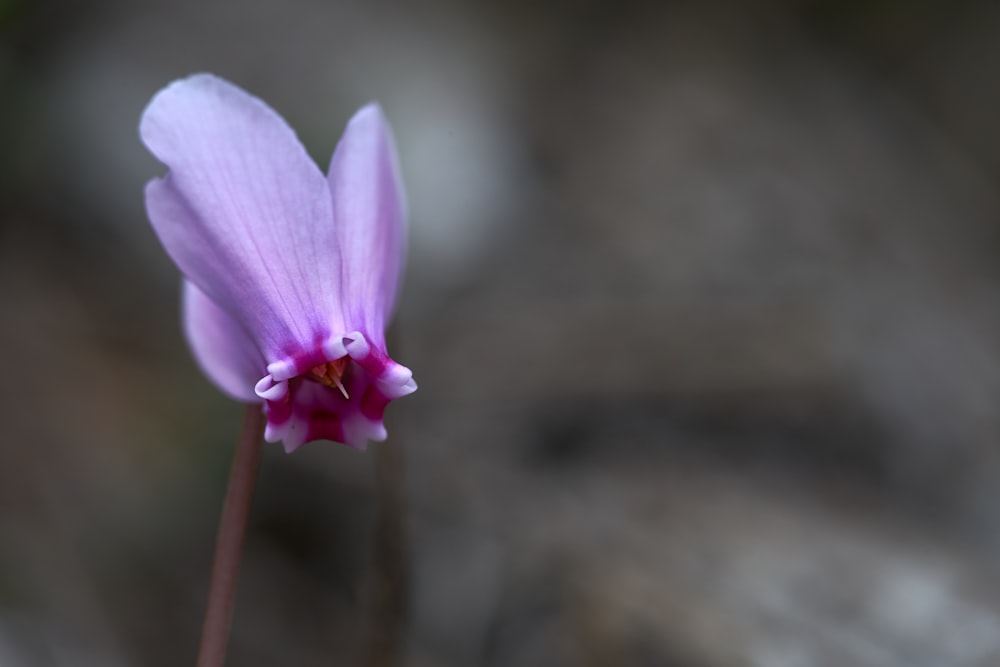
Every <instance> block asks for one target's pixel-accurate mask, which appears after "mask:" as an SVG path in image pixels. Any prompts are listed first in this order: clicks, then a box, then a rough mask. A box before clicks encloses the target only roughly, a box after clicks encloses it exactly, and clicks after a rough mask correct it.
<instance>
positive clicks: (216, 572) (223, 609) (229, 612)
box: [198, 405, 264, 667]
mask: <svg viewBox="0 0 1000 667" xmlns="http://www.w3.org/2000/svg"><path fill="white" fill-rule="evenodd" d="M263 431H264V413H263V411H262V410H261V408H260V406H259V405H250V406H247V412H246V416H245V417H244V418H243V432H242V433H241V435H240V441H239V444H238V445H237V447H236V456H235V458H234V459H233V467H232V469H231V470H230V472H229V487H228V488H227V489H226V500H225V503H224V504H223V506H222V518H221V519H220V521H219V535H218V538H216V542H215V562H214V563H213V565H212V582H211V584H210V586H209V589H208V604H207V606H206V608H205V623H204V624H203V625H202V628H201V647H200V648H199V650H198V667H222V665H223V664H224V663H225V661H226V647H227V646H228V645H229V629H230V627H231V626H232V624H233V607H234V606H235V602H236V582H237V581H238V580H239V576H240V556H241V555H242V553H243V540H244V537H245V536H246V526H247V517H248V516H249V515H250V505H251V502H252V501H253V487H254V483H255V482H256V480H257V468H258V467H259V464H260V440H261V434H262V433H263Z"/></svg>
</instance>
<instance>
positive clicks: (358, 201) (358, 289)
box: [328, 104, 406, 348]
mask: <svg viewBox="0 0 1000 667" xmlns="http://www.w3.org/2000/svg"><path fill="white" fill-rule="evenodd" d="M328 178H329V181H330V191H331V193H332V196H333V212H334V219H335V220H336V222H337V234H338V238H339V244H340V248H341V256H342V260H343V262H344V272H343V278H342V279H343V284H342V290H343V295H344V304H343V308H344V315H345V317H346V318H347V324H348V326H347V328H346V329H345V330H348V331H349V330H351V329H360V330H361V331H363V332H364V333H365V334H367V335H368V337H369V339H370V340H372V342H374V343H375V344H376V345H378V346H379V347H383V348H384V346H385V344H384V335H385V326H386V324H387V323H388V320H389V318H390V317H391V315H392V310H393V307H394V305H395V301H396V291H397V288H398V285H399V279H400V274H401V272H402V269H403V254H404V250H405V245H406V203H405V196H404V193H403V184H402V180H401V179H400V175H399V165H398V159H397V157H396V145H395V142H394V141H393V137H392V131H391V130H390V128H389V124H388V123H387V122H386V120H385V117H384V116H383V115H382V110H381V109H380V108H379V106H378V105H376V104H369V105H368V106H366V107H364V108H362V109H361V110H360V111H358V112H357V113H356V114H355V115H354V117H353V118H352V119H351V121H350V123H348V125H347V129H346V130H345V131H344V136H343V138H342V139H341V140H340V143H339V144H338V145H337V150H336V151H335V152H334V154H333V159H332V160H331V161H330V171H329V175H328Z"/></svg>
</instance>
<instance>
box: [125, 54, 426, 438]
mask: <svg viewBox="0 0 1000 667" xmlns="http://www.w3.org/2000/svg"><path fill="white" fill-rule="evenodd" d="M139 134H140V136H141V138H142V141H143V142H144V143H145V144H146V147H147V148H148V149H149V150H150V152H152V153H153V155H155V156H156V157H157V159H159V160H160V161H161V162H163V163H164V164H165V165H166V166H167V168H168V172H167V174H166V175H165V176H164V177H163V178H158V179H153V180H152V181H150V182H149V183H148V184H147V185H146V210H147V213H148V215H149V219H150V222H152V225H153V229H154V230H155V231H156V234H157V235H158V236H159V238H160V241H161V242H162V244H163V247H164V248H165V249H166V251H167V253H168V254H169V255H170V257H171V258H172V259H173V261H174V263H176V264H177V266H178V267H179V268H180V270H181V272H182V273H183V274H184V278H185V280H184V296H183V314H184V329H185V333H186V335H187V339H188V342H189V344H190V346H191V350H192V351H193V353H194V356H195V358H196V360H197V361H198V363H199V365H200V366H201V368H202V370H203V371H204V373H205V375H207V376H208V378H209V379H210V380H212V382H214V383H215V384H216V385H217V386H218V387H219V389H221V390H222V391H223V392H225V393H226V394H228V395H229V396H231V397H233V398H235V399H237V400H240V401H243V402H247V403H261V404H262V405H263V409H264V411H265V412H266V415H267V427H266V429H265V432H264V437H265V439H266V440H268V441H269V442H277V441H279V440H280V441H282V442H283V443H284V447H285V450H286V451H289V452H291V451H293V450H295V449H297V448H298V447H300V446H301V445H303V444H305V443H306V442H310V441H312V440H320V439H325V440H333V441H336V442H341V443H344V444H346V445H348V446H350V447H354V448H356V449H363V448H364V447H365V446H366V444H367V441H368V440H384V439H385V437H386V431H385V426H384V425H383V423H382V415H383V412H384V410H385V407H386V405H388V403H389V402H390V401H392V400H393V399H395V398H398V397H400V396H404V395H406V394H409V393H412V392H413V391H415V390H416V388H417V385H416V383H415V382H414V381H413V374H412V373H411V372H410V370H409V369H407V368H406V367H404V366H401V365H400V364H398V363H396V362H395V361H393V360H392V359H391V358H390V357H389V355H388V353H387V352H386V344H385V327H386V324H387V322H388V320H389V318H390V316H391V314H392V309H393V306H394V303H395V298H396V291H397V287H398V283H399V280H400V275H401V272H402V267H403V254H404V247H405V243H406V212H405V202H404V195H403V191H402V183H401V181H400V177H399V169H398V165H397V159H396V152H395V145H394V142H393V138H392V133H391V130H390V129H389V125H388V123H387V122H386V120H385V117H384V116H383V115H382V111H381V109H380V108H379V107H378V106H377V105H376V104H369V105H368V106H365V107H364V108H362V109H361V110H360V111H358V112H357V113H356V114H355V115H354V117H353V118H352V119H351V121H350V122H349V123H348V125H347V129H346V130H345V131H344V136H343V137H342V138H341V140H340V143H339V144H338V145H337V149H336V151H334V154H333V159H332V160H331V162H330V169H329V173H328V174H327V175H326V176H324V175H323V173H322V172H321V171H320V170H319V168H318V167H317V166H316V164H315V163H314V162H313V161H312V159H310V157H309V156H308V154H307V153H306V151H305V149H304V148H303V147H302V144H301V143H300V142H299V140H298V138H297V137H296V136H295V133H294V131H293V130H292V129H291V128H290V127H289V126H288V125H287V124H286V123H285V121H284V120H283V119H282V118H281V117H280V116H279V115H278V114H277V113H276V112H275V111H274V110H273V109H271V108H270V107H269V106H267V105H266V104H265V103H264V102H262V101H261V100H259V99H257V98H256V97H253V96H252V95H250V94H248V93H246V92H245V91H243V90H241V89H240V88H237V87H236V86H234V85H233V84H231V83H229V82H227V81H224V80H222V79H220V78H218V77H216V76H213V75H210V74H196V75H194V76H191V77H188V78H186V79H181V80H179V81H175V82H173V83H172V84H170V85H169V86H167V87H166V88H164V89H163V90H161V91H160V92H159V93H157V94H156V95H155V96H154V97H153V99H152V100H151V101H150V103H149V106H147V107H146V110H145V111H144V112H143V115H142V120H141V121H140V123H139Z"/></svg>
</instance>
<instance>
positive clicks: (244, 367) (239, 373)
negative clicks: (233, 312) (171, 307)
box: [182, 280, 267, 403]
mask: <svg viewBox="0 0 1000 667" xmlns="http://www.w3.org/2000/svg"><path fill="white" fill-rule="evenodd" d="M182 298H183V319H184V334H185V335H186V336H187V340H188V344H189V345H190V346H191V351H192V352H193V353H194V358H195V360H196V361H197V362H198V365H199V366H200V367H201V370H202V371H203V372H204V373H205V375H207V376H208V378H209V379H210V380H211V381H212V382H213V383H214V384H215V385H216V386H217V387H218V388H219V389H221V390H222V391H223V393H225V394H228V395H229V396H230V397H232V398H235V399H236V400H238V401H243V402H245V403H260V402H262V401H261V398H260V397H258V396H257V394H256V393H254V385H255V384H256V383H257V381H258V380H259V379H260V376H261V375H263V374H264V368H265V366H266V365H267V364H266V362H265V361H264V357H263V356H262V355H261V353H260V350H258V349H257V344H256V342H255V341H254V340H253V339H252V338H251V337H250V336H249V335H248V334H247V332H246V331H245V330H244V329H243V327H242V326H241V325H240V323H239V322H237V321H236V320H234V319H233V318H232V317H230V316H229V315H228V314H226V312H225V311H223V310H222V309H221V308H219V307H218V306H217V305H215V303H214V302H213V301H212V300H211V299H209V298H208V297H207V296H205V293H204V292H202V291H201V290H200V289H198V288H197V287H195V286H194V285H192V284H191V283H190V282H188V281H187V280H185V281H184V294H183V297H182Z"/></svg>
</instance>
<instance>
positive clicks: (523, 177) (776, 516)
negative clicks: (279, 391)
mask: <svg viewBox="0 0 1000 667" xmlns="http://www.w3.org/2000/svg"><path fill="white" fill-rule="evenodd" d="M196 71H212V72H215V73H217V74H219V75H221V76H224V77H226V78H228V79H230V80H232V81H233V82H235V83H237V84H238V85H240V86H242V87H244V88H245V89H247V90H249V91H250V92H252V93H254V94H256V95H258V96H260V97H262V98H263V99H265V100H267V101H268V103H270V104H271V105H272V106H274V107H275V108H276V109H277V110H278V111H279V112H280V113H281V114H283V115H284V116H285V118H286V119H288V121H289V122H290V124H291V125H292V126H293V127H295V128H296V129H297V131H298V133H299V135H300V137H301V138H302V140H303V142H304V143H305V144H306V146H307V148H308V149H309V151H310V153H311V154H312V155H313V156H314V157H315V158H316V159H317V161H319V162H320V164H321V165H322V166H323V167H324V168H325V166H326V164H327V161H328V159H329V155H330V153H331V152H332V150H333V147H334V145H335V144H336V141H337V139H338V137H339V135H340V133H341V131H342V129H343V126H344V124H345V123H346V121H347V119H348V118H349V116H350V114H351V113H352V112H353V110H354V109H356V108H357V107H359V106H360V105H361V104H363V103H365V102H367V101H368V100H370V99H378V100H379V101H380V102H381V103H382V105H383V107H384V108H385V110H386V113H387V114H388V116H389V118H390V120H391V121H392V123H393V125H394V128H395V131H396V135H397V139H398V142H399V145H400V151H401V154H402V164H403V171H404V176H405V180H406V182H407V186H408V190H409V195H410V204H411V212H412V227H411V244H410V246H411V248H410V259H409V271H408V276H407V282H406V285H405V289H404V292H403V295H402V302H401V305H400V309H399V312H398V315H397V318H396V323H395V330H394V345H393V349H392V352H393V356H394V357H395V358H396V359H397V360H398V361H400V362H401V363H403V364H406V365H407V366H409V367H411V368H412V369H413V370H414V371H415V373H416V378H417V380H418V382H419V384H420V391H418V392H417V393H416V394H414V395H413V396H411V397H407V398H405V399H403V400H401V401H398V402H396V403H394V404H393V405H392V406H391V408H390V410H389V422H388V425H389V432H390V434H391V439H390V441H389V442H388V443H385V444H382V445H373V446H372V447H370V448H369V451H368V452H367V453H364V454H360V453H358V452H355V451H351V450H349V449H347V448H344V447H340V446H335V445H331V444H329V443H314V444H312V445H309V446H307V447H305V448H304V449H302V450H300V451H299V452H297V453H295V454H294V455H291V456H286V455H285V454H284V453H283V452H282V450H281V448H280V447H279V446H277V445H269V446H267V447H265V451H264V460H263V464H262V469H261V474H260V480H259V486H258V492H257V493H258V495H257V498H256V504H255V507H254V512H253V517H252V520H251V525H250V529H249V531H250V532H249V538H248V544H247V551H246V556H245V560H244V569H243V578H242V581H241V588H240V594H239V599H238V608H237V615H236V621H235V628H234V634H233V640H232V647H231V653H230V658H231V659H230V663H229V664H233V665H245V666H256V665H261V666H264V665H278V664H280V665H330V664H337V665H354V664H357V665H407V666H412V667H424V666H435V665H457V666H467V665H489V666H495V667H500V666H507V665H512V666H513V665H518V666H520V665H538V666H543V665H549V666H550V665H670V666H683V667H728V666H737V667H739V666H744V665H745V666H748V667H813V666H816V667H827V666H829V667H840V666H843V665H851V666H856V667H869V666H871V667H895V666H900V667H902V666H928V667H931V666H932V667H973V666H975V667H979V666H995V665H998V664H1000V580H998V577H997V575H998V573H1000V487H998V484H997V481H998V480H1000V450H998V437H1000V411H998V409H997V408H998V405H1000V131H998V130H1000V128H998V122H997V121H998V119H1000V86H998V82H1000V5H998V4H997V3H996V2H992V1H989V0H982V1H975V0H968V1H962V2H955V1H951V0H917V1H915V2H909V3H898V2H890V1H889V0H869V1H850V2H831V1H828V0H765V1H764V2H756V3H742V2H738V1H736V0H732V1H731V2H730V1H726V0H713V1H709V2H689V3H684V2H680V3H656V2H641V1H638V0H632V1H627V0H626V1H622V2H614V3H612V2H602V1H599V0H592V1H589V2H587V1H583V2H568V1H566V0H544V1H542V2H526V1H524V0H511V1H508V2H479V3H465V2H458V1H457V0H427V1H426V2H425V1H419V2H412V3H392V2H388V1H385V0H381V1H376V2H368V3H362V2H354V1H351V0H337V1H333V2H320V1H319V0H250V1H244V2H236V0H218V1H217V0H210V1H208V2H201V1H197V2H196V1H195V0H169V1H168V0H156V1H149V2H142V3H137V2H127V1H126V0H95V1H93V2H71V1H69V0H35V1H32V0H0V304H2V308H3V310H2V313H3V314H2V315H0V342H2V344H3V348H4V349H5V351H6V353H5V354H4V357H3V362H2V363H3V368H4V369H5V373H4V382H3V383H2V388H0V422H2V425H3V426H2V433H3V446H2V449H0V665H2V666H5V667H6V666H8V665H10V666H14V667H19V666H21V665H27V666H36V665H37V666H49V665H52V666H63V665H67V666H74V667H76V666H88V667H89V666H101V667H116V666H126V665H150V666H164V667H166V666H174V665H184V664H193V657H194V654H195V648H196V645H197V641H198V632H199V628H200V624H201V615H202V610H203V604H204V596H205V593H206V588H207V578H208V573H209V568H210V561H211V555H212V549H213V543H214V534H215V528H216V522H217V519H218V513H219V509H220V506H221V498H222V494H223V491H224V487H225V480H226V476H227V472H228V466H229V462H230V459H231V454H232V450H233V446H234V442H235V438H236V434H237V432H238V428H239V424H240V420H241V414H242V407H241V406H239V405H236V404H233V403H232V402H230V401H228V400H227V399H225V398H224V397H223V396H222V395H221V394H219V393H217V392H216V391H215V390H214V389H213V388H212V387H211V386H210V385H209V384H208V383H207V381H206V380H205V379H204V378H203V377H202V376H201V375H200V374H199V373H198V371H197V369H196V367H195V365H194V363H193V361H192V360H191V359H190V357H189V355H188V353H187V350H186V348H185V345H184V342H183V340H182V338H181V334H180V328H179V323H178V305H177V303H178V287H179V280H178V277H177V273H176V271H175V269H174V267H173V266H172V265H171V264H170V263H169V261H168V260H167V259H166V257H165V255H164V254H163V253H162V251H161V249H160V248H159V246H158V243H157V241H156V239H155V238H154V236H153V233H152V231H151V230H150V227H149V225H148V223H147V221H146V217H145V213H144V209H143V202H142V186H143V184H144V183H145V182H146V181H147V180H148V179H150V178H152V177H153V176H156V175H159V174H161V173H162V172H163V168H162V166H160V165H159V164H157V163H156V161H155V160H154V159H153V158H152V157H150V156H149V155H148V154H147V153H146V151H145V150H144V148H143V147H142V145H141V144H140V142H139V140H138V136H137V130H136V126H137V123H138V119H139V115H140V113H141V111H142V109H143V107H144V105H145V104H146V102H147V101H148V100H149V98H150V97H151V96H152V95H153V94H154V93H155V92H156V91H157V90H158V89H160V88H161V87H162V86H164V85H166V84H167V83H168V82H169V81H171V80H173V79H175V78H178V77H181V76H185V75H187V74H189V73H191V72H196Z"/></svg>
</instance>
